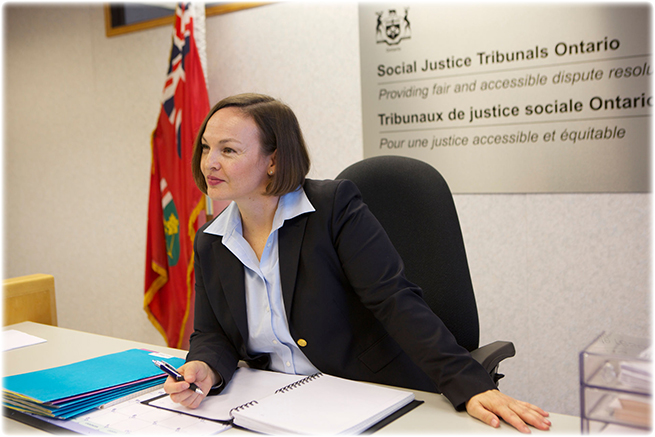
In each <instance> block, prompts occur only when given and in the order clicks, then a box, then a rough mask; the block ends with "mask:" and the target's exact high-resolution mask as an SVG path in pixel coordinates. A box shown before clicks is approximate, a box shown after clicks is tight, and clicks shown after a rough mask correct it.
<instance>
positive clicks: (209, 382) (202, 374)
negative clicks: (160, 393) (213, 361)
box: [164, 361, 220, 408]
mask: <svg viewBox="0 0 655 437" xmlns="http://www.w3.org/2000/svg"><path fill="white" fill-rule="evenodd" d="M178 371H179V372H180V373H181V374H182V376H184V381H179V382H178V381H175V379H174V378H172V377H170V376H169V377H168V378H167V379H166V382H164V391H166V393H168V394H169V395H171V400H172V401H173V402H176V403H178V404H181V405H184V406H185V407H188V408H197V407H198V405H200V403H201V402H202V400H203V399H204V398H205V396H207V394H208V393H209V390H211V388H212V387H214V386H215V385H217V384H218V383H219V382H220V377H219V376H218V375H217V374H216V373H215V372H214V371H213V370H212V368H211V367H209V365H208V364H207V363H205V362H203V361H189V362H188V363H186V364H184V365H183V366H182V367H180V368H179V369H178ZM192 382H193V383H195V384H196V385H197V386H198V387H199V388H200V390H202V392H203V393H204V394H200V393H196V392H195V391H193V390H189V386H190V384H191V383H192Z"/></svg>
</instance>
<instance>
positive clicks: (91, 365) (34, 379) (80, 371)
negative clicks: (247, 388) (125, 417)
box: [3, 349, 184, 419]
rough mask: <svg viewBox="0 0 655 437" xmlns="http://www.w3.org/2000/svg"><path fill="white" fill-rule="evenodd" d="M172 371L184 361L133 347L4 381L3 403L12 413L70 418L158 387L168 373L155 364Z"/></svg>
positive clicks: (15, 376) (8, 378)
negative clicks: (155, 362)
mask: <svg viewBox="0 0 655 437" xmlns="http://www.w3.org/2000/svg"><path fill="white" fill-rule="evenodd" d="M155 358H156V359H158V360H163V361H166V362H168V363H170V364H171V365H172V366H174V367H179V366H181V365H182V364H184V360H183V359H182V358H176V357H171V356H168V355H162V354H160V353H157V352H152V351H146V350H142V349H130V350H126V351H124V352H119V353H115V354H110V355H104V356H101V357H97V358H92V359H90V360H86V361H80V362H77V363H73V364H69V365H66V366H61V367H54V368H51V369H46V370H40V371H37V372H29V373H23V374H20V375H14V376H8V377H5V378H3V404H4V406H5V407H8V408H11V409H13V410H17V411H21V412H28V413H32V414H38V415H41V416H46V417H52V418H57V419H69V418H71V417H74V416H77V415H79V414H82V413H85V412H87V411H89V410H92V409H94V408H97V407H100V406H102V405H105V404H107V403H110V402H112V401H115V400H117V399H122V398H124V397H126V396H129V395H131V394H134V393H139V392H142V391H143V390H146V389H149V388H154V387H157V386H158V385H161V384H162V383H163V382H164V380H165V379H166V374H165V373H163V372H162V371H161V370H159V369H158V368H157V367H155V366H154V365H153V364H152V360H153V359H155Z"/></svg>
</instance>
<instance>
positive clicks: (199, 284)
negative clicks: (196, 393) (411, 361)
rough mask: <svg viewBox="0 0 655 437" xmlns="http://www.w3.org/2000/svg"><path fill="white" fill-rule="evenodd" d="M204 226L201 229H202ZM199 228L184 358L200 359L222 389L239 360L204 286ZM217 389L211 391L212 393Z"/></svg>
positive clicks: (204, 252) (203, 245) (204, 245)
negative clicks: (191, 320)
mask: <svg viewBox="0 0 655 437" xmlns="http://www.w3.org/2000/svg"><path fill="white" fill-rule="evenodd" d="M203 229H204V228H203ZM203 229H200V230H199V231H198V233H197V235H196V238H195V241H194V259H195V262H194V270H195V280H196V286H195V290H196V297H195V306H194V308H195V314H194V332H193V333H192V334H191V337H190V340H189V342H190V347H189V353H188V354H187V357H186V361H187V362H188V361H194V360H198V361H204V362H205V363H207V364H208V365H209V367H211V368H212V369H213V370H214V371H216V372H217V373H218V374H219V375H221V377H222V378H223V385H222V386H221V387H220V390H222V389H223V388H224V387H225V386H226V385H227V383H229V382H230V380H231V379H232V376H233V375H234V372H235V370H236V368H237V364H238V362H239V354H238V353H237V350H236V348H235V347H234V345H233V344H232V342H230V340H229V339H228V336H227V335H226V334H225V332H224V330H223V328H222V326H221V324H220V323H219V322H218V320H217V318H216V314H215V313H214V310H213V308H212V305H211V302H210V299H209V297H208V295H207V290H206V288H205V277H204V275H203V260H204V259H205V257H206V256H207V251H208V250H211V249H210V247H209V244H208V242H207V241H206V240H207V236H206V235H205V234H204V233H203V232H202V231H203ZM220 390H217V391H216V392H213V391H212V393H211V394H216V393H218V392H219V391H220Z"/></svg>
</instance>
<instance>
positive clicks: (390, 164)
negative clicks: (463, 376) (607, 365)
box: [337, 156, 516, 385]
mask: <svg viewBox="0 0 655 437" xmlns="http://www.w3.org/2000/svg"><path fill="white" fill-rule="evenodd" d="M337 179H349V180H351V181H353V182H354V183H355V184H356V185H357V187H358V188H359V190H360V191H361V193H362V197H363V200H364V202H365V203H366V204H367V205H368V207H369V209H370V210H371V211H372V212H373V214H374V215H375V216H376V217H377V219H378V220H379V221H380V223H382V226H383V227H384V229H385V231H386V232H387V234H388V235H389V238H390V239H391V241H392V242H393V244H394V246H395V247H396V250H398V252H399V253H400V256H401V257H402V259H403V262H404V263H405V274H406V275H407V278H408V279H409V280H410V281H412V282H414V283H415V284H417V285H418V286H420V287H421V288H422V289H423V293H424V297H425V300H426V302H427V303H428V305H429V306H430V308H432V311H434V312H435V314H437V315H438V316H439V317H440V318H441V320H443V322H444V323H445V324H446V326H447V327H448V329H450V331H451V332H452V333H453V335H454V336H455V338H456V339H457V342H458V343H459V344H460V345H461V346H463V347H465V348H466V349H467V350H468V351H469V352H471V355H473V357H474V358H475V359H476V360H477V361H478V362H479V363H481V364H482V365H483V366H484V368H485V369H487V371H488V372H489V374H490V375H491V377H492V378H493V380H494V382H495V383H496V385H498V380H499V379H501V378H502V377H503V376H504V375H502V374H500V373H498V365H499V363H500V362H501V361H502V360H504V359H505V358H509V357H513V356H514V355H515V353H516V351H515V349H514V345H513V344H512V343H511V342H507V341H496V342H494V343H490V344H488V345H486V346H483V347H480V348H479V347H478V346H479V341H480V325H479V321H478V310H477V306H476V304H475V296H474V294H473V284H472V283H471V275H470V273H469V267H468V261H467V260H466V250H465V249H464V241H463V239H462V231H461V229H460V226H459V219H458V218H457V211H456V210H455V203H454V202H453V196H452V194H451V192H450V189H449V188H448V184H447V183H446V181H445V180H444V178H443V177H442V176H441V174H440V173H439V172H438V171H437V170H436V169H435V168H434V167H432V166H431V165H429V164H427V163H425V162H423V161H419V160H416V159H413V158H407V157H401V156H378V157H374V158H368V159H364V160H363V161H359V162H357V163H355V164H353V165H351V166H350V167H348V168H346V169H345V170H343V171H342V172H341V173H340V174H339V176H337Z"/></svg>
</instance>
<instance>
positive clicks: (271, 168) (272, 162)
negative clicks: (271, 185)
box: [268, 150, 277, 176]
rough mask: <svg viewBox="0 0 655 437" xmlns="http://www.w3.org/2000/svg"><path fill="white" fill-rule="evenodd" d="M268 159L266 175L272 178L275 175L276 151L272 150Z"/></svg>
mask: <svg viewBox="0 0 655 437" xmlns="http://www.w3.org/2000/svg"><path fill="white" fill-rule="evenodd" d="M268 159H269V162H268V175H269V176H273V175H274V174H275V163H276V162H277V150H274V151H273V153H271V155H270V156H269V157H268Z"/></svg>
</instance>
